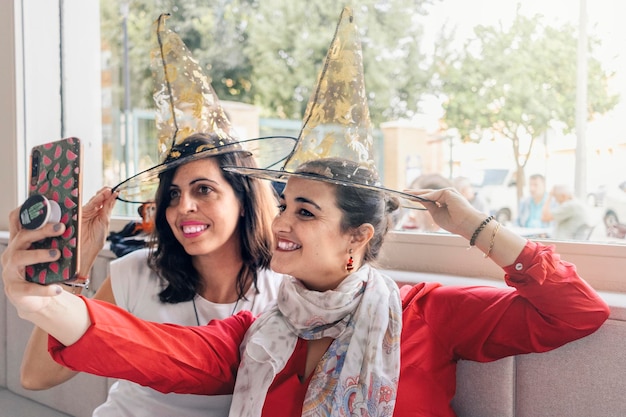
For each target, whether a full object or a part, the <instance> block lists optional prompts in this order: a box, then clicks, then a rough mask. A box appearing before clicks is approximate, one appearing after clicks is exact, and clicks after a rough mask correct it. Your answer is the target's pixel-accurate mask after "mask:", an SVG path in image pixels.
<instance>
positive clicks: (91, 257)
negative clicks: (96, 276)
mask: <svg viewBox="0 0 626 417" xmlns="http://www.w3.org/2000/svg"><path fill="white" fill-rule="evenodd" d="M116 198H117V193H113V192H111V188H109V187H105V188H102V189H101V190H100V191H98V192H97V193H96V195H94V196H93V197H92V198H91V199H90V200H89V201H88V202H87V204H85V205H84V206H83V211H82V222H81V228H82V230H81V249H80V251H81V253H80V256H81V258H80V271H79V275H81V276H87V274H89V271H90V270H91V267H92V266H93V263H94V261H95V260H96V257H97V256H98V253H99V252H100V250H101V249H102V247H103V246H104V242H105V240H106V237H107V235H108V234H109V225H110V222H111V212H112V211H113V206H114V205H115V199H116Z"/></svg>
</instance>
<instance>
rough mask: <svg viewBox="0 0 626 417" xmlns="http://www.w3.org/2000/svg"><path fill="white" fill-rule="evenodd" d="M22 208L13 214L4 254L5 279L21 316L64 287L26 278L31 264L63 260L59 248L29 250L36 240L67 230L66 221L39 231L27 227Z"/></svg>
mask: <svg viewBox="0 0 626 417" xmlns="http://www.w3.org/2000/svg"><path fill="white" fill-rule="evenodd" d="M19 210H20V209H19V208H16V209H15V210H13V211H12V212H11V213H10V215H9V244H8V246H7V248H6V250H5V251H4V252H3V253H2V280H3V282H4V291H5V293H6V295H7V297H8V298H9V301H11V303H13V305H15V307H16V308H17V310H18V313H19V314H20V316H21V317H23V316H24V315H25V314H29V313H33V312H38V311H40V310H41V309H43V308H44V307H46V306H47V305H48V303H49V302H50V299H51V298H52V297H54V296H56V295H58V294H60V293H61V292H63V290H62V289H61V287H59V286H58V285H49V286H44V285H39V284H35V283H32V282H29V281H26V280H25V278H24V277H25V274H24V270H25V268H26V266H27V265H32V264H36V263H42V262H52V261H55V260H57V259H59V257H60V255H61V253H60V251H59V250H57V249H29V248H30V245H31V244H32V243H33V242H36V241H38V240H41V239H43V238H46V237H51V236H60V235H62V234H63V232H64V231H65V225H64V224H63V223H56V224H47V225H45V226H44V227H42V228H41V229H38V230H27V229H23V228H22V227H21V225H20V222H19Z"/></svg>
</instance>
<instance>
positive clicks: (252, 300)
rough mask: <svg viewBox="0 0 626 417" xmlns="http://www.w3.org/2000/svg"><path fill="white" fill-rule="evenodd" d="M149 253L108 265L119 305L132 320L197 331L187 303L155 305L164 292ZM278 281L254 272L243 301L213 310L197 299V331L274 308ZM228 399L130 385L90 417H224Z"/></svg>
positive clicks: (112, 393)
mask: <svg viewBox="0 0 626 417" xmlns="http://www.w3.org/2000/svg"><path fill="white" fill-rule="evenodd" d="M147 255H148V249H141V250H137V251H134V252H131V253H129V254H128V255H126V256H124V257H122V258H120V259H116V260H114V261H113V262H111V274H110V275H111V285H112V287H113V295H114V296H115V302H116V303H117V305H118V306H119V307H121V308H123V309H125V310H127V311H129V312H130V313H132V314H133V315H135V316H137V317H139V318H141V319H144V320H149V321H156V322H162V323H175V324H182V325H187V326H195V325H197V321H196V313H195V310H194V305H193V303H192V302H191V301H186V302H182V303H177V304H169V303H162V302H160V301H159V295H158V294H159V292H161V290H162V289H163V288H164V286H163V284H162V282H161V280H160V279H159V278H158V277H157V275H156V274H155V273H154V272H153V271H152V270H151V269H150V268H149V267H148V264H147ZM281 277H282V275H280V274H277V273H274V272H272V271H271V270H269V269H263V270H259V271H258V277H257V287H258V293H257V292H256V290H255V288H254V286H252V287H250V289H249V290H248V293H247V294H246V298H247V300H243V299H242V300H239V302H236V303H230V304H216V303H212V302H210V301H208V300H206V299H204V298H202V297H201V296H199V295H196V297H195V300H194V301H195V305H196V309H197V313H198V320H199V321H200V324H201V325H204V324H207V323H208V322H209V321H210V320H212V319H222V318H226V317H229V316H231V315H232V314H233V313H236V312H238V311H241V310H249V311H251V312H252V313H253V314H255V315H258V314H260V313H261V312H263V310H265V308H266V307H267V306H268V305H270V304H272V302H273V301H274V300H275V299H276V296H277V293H278V286H279V285H280V282H281V279H282V278H281ZM231 399H232V396H231V395H215V396H207V395H193V394H162V393H160V392H158V391H155V390H153V389H151V388H146V387H142V386H140V385H138V384H135V383H133V382H129V381H124V380H119V381H116V382H115V383H114V384H113V385H112V386H111V389H110V390H109V395H108V398H107V401H106V402H105V403H104V404H102V405H100V406H99V407H98V408H96V409H95V410H94V412H93V416H95V417H120V416H128V417H131V416H132V417H160V416H163V417H171V416H185V417H195V416H198V417H200V416H201V417H211V416H220V417H223V416H227V415H228V411H229V409H230V403H231Z"/></svg>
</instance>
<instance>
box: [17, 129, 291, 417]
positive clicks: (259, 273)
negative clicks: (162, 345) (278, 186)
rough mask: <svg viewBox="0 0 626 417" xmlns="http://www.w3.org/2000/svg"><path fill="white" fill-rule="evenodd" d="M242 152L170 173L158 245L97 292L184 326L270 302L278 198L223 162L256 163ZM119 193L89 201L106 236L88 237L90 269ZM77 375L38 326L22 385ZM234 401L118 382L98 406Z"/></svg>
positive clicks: (216, 408)
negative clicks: (50, 349) (56, 357)
mask: <svg viewBox="0 0 626 417" xmlns="http://www.w3.org/2000/svg"><path fill="white" fill-rule="evenodd" d="M220 140H221V139H220V138H218V137H217V136H216V135H206V134H194V135H192V136H190V137H188V138H187V139H186V140H185V141H183V142H182V143H181V144H180V145H177V146H175V147H174V149H173V152H171V153H172V154H176V155H178V153H177V151H181V153H180V154H181V157H185V154H186V153H188V152H189V150H191V149H197V148H199V147H200V146H209V147H214V146H216V144H217V143H219V141H220ZM242 155H243V154H242V153H240V152H230V153H224V154H222V155H218V156H208V157H205V158H201V159H197V160H192V161H190V162H185V163H183V164H181V165H178V166H177V167H175V168H172V169H170V170H165V171H164V172H162V173H161V174H160V181H159V186H158V189H157V193H156V219H155V228H156V230H155V234H154V236H153V243H154V246H153V248H154V249H152V250H148V249H143V250H139V251H136V252H133V253H131V254H129V255H127V256H125V257H123V258H120V259H119V260H116V261H113V262H112V263H111V273H110V277H109V278H107V279H106V281H105V282H104V283H103V285H102V286H101V287H100V288H99V289H98V292H97V293H96V295H95V296H94V298H95V299H99V300H103V301H107V302H109V303H112V304H115V305H118V306H120V307H121V308H123V309H124V310H126V311H128V312H130V313H132V314H134V315H135V316H137V317H140V318H142V319H144V320H151V321H157V322H168V323H177V324H181V325H203V324H206V323H208V322H209V321H210V320H212V319H221V318H226V317H228V316H230V315H232V314H235V313H237V312H238V311H241V310H250V311H252V312H253V313H254V314H259V313H260V312H261V311H263V309H264V308H265V307H266V306H267V305H268V304H269V303H270V302H271V301H273V300H274V299H275V297H276V292H277V290H278V285H279V283H280V278H279V277H277V276H276V274H274V273H272V272H271V271H270V270H269V269H268V265H269V261H270V256H271V250H272V235H271V230H270V224H271V218H272V217H273V215H274V213H276V199H275V198H274V195H273V194H272V193H273V192H272V190H271V189H270V187H269V186H268V183H267V182H265V181H259V180H256V179H252V178H246V177H242V176H240V175H236V174H233V173H230V172H225V171H223V170H222V167H223V166H224V165H233V164H237V165H238V164H245V165H246V166H256V165H255V164H254V163H253V162H252V160H253V159H252V158H250V157H243V156H242ZM165 162H166V163H167V160H166V161H165ZM115 196H116V194H115V193H111V191H110V189H105V190H102V191H101V192H100V193H98V194H97V195H96V196H95V197H94V198H93V199H92V200H91V201H90V202H89V203H88V204H87V206H86V210H85V211H84V214H85V217H86V218H85V221H86V222H87V224H86V227H85V228H84V230H85V231H86V232H87V233H86V235H87V236H90V235H94V234H98V236H99V237H98V238H92V239H91V240H92V241H91V242H89V243H87V242H85V243H84V244H83V246H82V247H83V248H84V250H85V251H89V253H83V256H82V259H83V267H82V270H83V271H89V269H90V266H91V265H92V263H93V260H94V259H95V257H96V256H97V254H98V251H99V248H101V247H102V243H103V241H104V236H105V234H106V229H107V226H108V224H107V223H108V216H109V214H110V212H111V208H112V206H113V203H114V201H115ZM99 208H101V209H100V210H98V209H99ZM94 222H95V223H96V224H94ZM94 249H95V251H94ZM90 261H91V262H90ZM67 288H68V289H70V288H71V289H75V288H73V287H67ZM75 374H76V372H73V371H71V370H69V369H67V368H65V367H63V366H61V365H59V364H57V363H56V362H54V361H52V359H51V358H50V356H49V355H48V353H47V335H46V334H45V333H44V332H43V331H42V330H40V329H38V328H35V330H34V333H33V335H32V336H31V339H30V341H29V345H28V348H27V350H26V352H25V355H24V361H23V363H22V384H23V385H24V386H25V387H26V388H29V389H46V388H50V387H52V386H55V385H58V384H60V383H62V382H64V381H66V380H68V379H70V378H71V377H73V376H74V375H75ZM229 406H230V395H224V396H215V397H207V396H194V395H186V396H182V395H176V394H171V395H163V394H160V393H158V392H156V391H154V390H152V389H149V388H145V387H141V386H139V385H137V384H133V383H130V382H128V381H118V382H116V383H115V384H114V385H113V386H112V387H111V389H110V391H109V396H108V399H107V401H106V402H105V403H104V404H102V405H101V406H99V407H98V408H97V409H96V410H95V411H94V414H93V415H94V416H121V415H129V416H130V415H132V416H140V415H141V416H151V417H152V416H158V415H162V416H168V415H176V414H179V415H185V416H194V415H198V416H200V415H202V416H208V415H209V416H210V415H215V416H224V415H227V414H228V409H229Z"/></svg>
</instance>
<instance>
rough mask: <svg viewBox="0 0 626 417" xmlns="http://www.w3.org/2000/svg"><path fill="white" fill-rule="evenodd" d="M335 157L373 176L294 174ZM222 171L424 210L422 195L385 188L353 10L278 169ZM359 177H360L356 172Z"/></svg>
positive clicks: (344, 19)
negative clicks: (328, 186) (327, 187)
mask: <svg viewBox="0 0 626 417" xmlns="http://www.w3.org/2000/svg"><path fill="white" fill-rule="evenodd" d="M333 157H338V158H342V159H348V160H350V161H351V162H353V163H356V165H357V168H356V169H357V170H358V169H359V168H364V169H367V170H368V172H370V173H372V174H373V175H369V176H368V179H363V178H360V179H359V180H355V179H354V177H355V176H354V175H346V174H345V173H340V172H332V170H330V169H328V170H326V171H325V172H324V173H323V174H319V173H308V172H298V171H297V168H298V167H299V166H300V165H301V164H303V163H305V162H312V161H315V160H320V159H326V158H333ZM224 169H225V170H227V171H231V172H236V173H239V174H243V175H249V176H254V177H258V178H263V179H268V180H272V181H277V182H287V180H288V179H289V177H291V176H298V177H302V178H306V179H315V180H320V181H326V182H330V183H333V184H339V185H348V186H355V187H361V188H368V189H373V190H379V191H384V192H387V193H390V194H393V195H395V196H396V197H398V198H399V199H400V201H401V204H402V205H403V206H406V207H410V208H416V209H422V210H424V209H425V208H424V206H423V205H422V204H421V202H422V201H429V200H425V199H423V198H421V197H418V196H414V195H411V194H407V193H403V192H401V191H397V190H392V189H388V188H385V187H383V186H382V185H381V184H380V181H379V177H378V171H377V168H376V164H375V158H374V141H373V135H372V127H371V122H370V114H369V107H368V104H367V95H366V93H365V80H364V76H363V53H362V50H361V41H360V38H359V34H358V29H357V26H356V23H355V22H354V15H353V13H352V9H351V8H349V7H345V8H344V9H343V11H342V13H341V16H340V18H339V23H338V24H337V29H336V30H335V35H334V37H333V40H332V42H331V45H330V48H329V50H328V52H327V55H326V59H325V61H324V66H323V67H322V70H321V72H320V74H319V77H318V80H317V85H316V87H315V90H314V91H313V94H312V95H311V97H310V99H309V102H308V104H307V109H306V111H305V115H304V119H303V124H302V129H301V131H300V134H299V135H298V139H297V142H296V145H295V146H294V148H293V151H292V152H291V154H289V156H288V157H287V159H286V160H285V163H284V165H283V167H282V168H281V169H280V170H276V169H258V168H246V167H234V166H228V167H224ZM359 177H360V176H359Z"/></svg>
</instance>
